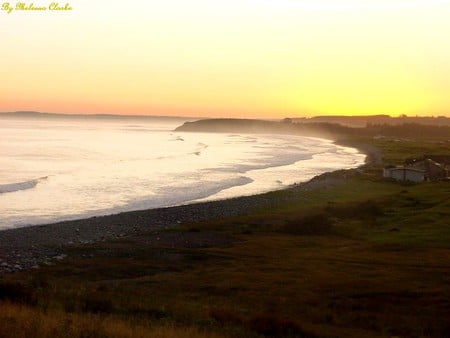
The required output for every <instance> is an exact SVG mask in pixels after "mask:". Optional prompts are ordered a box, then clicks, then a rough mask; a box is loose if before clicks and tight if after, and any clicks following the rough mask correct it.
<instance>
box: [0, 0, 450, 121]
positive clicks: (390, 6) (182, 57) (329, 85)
mask: <svg viewBox="0 0 450 338" xmlns="http://www.w3.org/2000/svg"><path fill="white" fill-rule="evenodd" d="M9 3H10V4H11V5H12V6H15V4H16V2H15V1H10V2H9ZM25 3H26V4H29V3H31V1H30V2H26V1H25ZM50 3H51V1H48V2H46V1H38V0H36V1H33V4H34V5H35V6H39V5H42V6H48V5H49V4H50ZM60 3H61V4H65V2H60ZM68 3H69V4H70V6H72V7H73V10H72V11H67V12H57V11H45V12H30V11H26V12H25V11H13V12H11V13H10V14H7V12H6V11H4V10H1V11H0V36H1V40H0V41H1V49H0V52H1V53H0V62H1V63H0V76H1V81H0V112H2V111H3V112H6V111H16V110H36V111H45V112H59V113H112V114H139V115H179V116H216V117H219V116H220V117H275V118H277V117H280V118H281V117H287V116H289V117H296V116H311V115H332V114H340V115H369V114H390V115H393V116H397V115H399V114H407V115H416V114H417V115H446V116H449V117H450V1H438V0H345V1H340V0H227V1H217V0H164V1H161V0H158V1H156V0H155V1H153V0H134V1H133V0H130V1H110V0H68ZM4 4H5V1H3V0H0V8H1V6H2V5H4Z"/></svg>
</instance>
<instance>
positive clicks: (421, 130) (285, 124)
mask: <svg viewBox="0 0 450 338" xmlns="http://www.w3.org/2000/svg"><path fill="white" fill-rule="evenodd" d="M175 131H187V132H210V133H266V134H293V135H302V136H312V137H323V138H328V139H332V140H339V139H347V138H352V137H361V136H368V137H375V136H377V137H382V136H385V137H397V138H411V139H428V138H429V139H443V140H448V139H450V127H449V126H435V125H427V124H418V123H405V124H401V125H388V124H379V125H368V126H366V127H349V126H344V125H342V124H336V123H327V122H308V123H301V122H293V121H292V120H291V119H284V120H282V121H279V122H275V121H263V120H247V119H207V120H199V121H195V122H186V123H185V124H183V125H182V126H180V127H178V128H177V129H175Z"/></svg>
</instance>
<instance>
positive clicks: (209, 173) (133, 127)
mask: <svg viewBox="0 0 450 338" xmlns="http://www.w3.org/2000/svg"><path fill="white" fill-rule="evenodd" d="M184 121H185V120H183V119H165V118H142V119H139V118H135V119H130V118H123V119H120V118H117V117H115V118H105V117H103V118H93V117H89V118H88V117H85V118H81V117H77V118H76V117H66V118H62V117H60V118H51V117H40V118H30V117H17V116H16V117H11V116H9V117H0V229H6V228H11V227H18V226H28V225H35V224H43V223H50V222H55V221H58V220H68V219H76V218H83V217H88V216H94V215H104V214H112V213H118V212H123V211H130V210H138V209H146V208H156V207H163V206H172V205H179V204H186V203H190V202H194V201H200V200H212V199H221V198H229V197H234V196H239V195H249V194H256V193H260V192H265V191H269V190H275V189H282V188H284V187H287V186H288V185H291V184H293V183H296V182H301V181H305V180H308V179H310V178H311V177H313V176H315V175H318V174H320V173H323V172H326V171H332V170H336V169H341V168H350V167H356V166H359V165H361V164H362V163H363V161H364V156H363V155H362V154H359V153H358V152H357V151H356V150H355V149H352V148H344V147H340V146H336V145H334V144H333V143H332V142H330V141H327V140H323V139H317V138H306V137H299V136H292V135H267V134H226V133H224V134H214V133H179V132H173V129H175V128H176V127H177V126H179V125H181V124H182V123H183V122H184Z"/></svg>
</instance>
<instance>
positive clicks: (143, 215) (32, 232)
mask: <svg viewBox="0 0 450 338" xmlns="http://www.w3.org/2000/svg"><path fill="white" fill-rule="evenodd" d="M357 147H358V148H359V149H360V150H361V151H363V152H364V153H366V154H367V159H366V162H379V161H380V154H379V151H378V150H376V149H374V148H371V147H364V146H363V145H358V146H357ZM345 176H346V174H345V171H343V173H342V174H341V175H340V174H336V173H325V174H322V175H319V176H316V177H314V178H313V179H311V180H310V181H308V182H305V183H301V184H297V185H294V186H292V187H290V188H288V189H286V190H285V192H286V193H285V194H282V196H283V199H282V200H281V199H280V197H275V196H280V195H277V194H272V193H270V192H269V193H265V194H259V195H253V196H243V197H237V198H233V199H227V200H220V201H213V202H204V203H195V204H189V205H182V206H175V207H168V208H159V209H150V210H142V211H131V212H125V213H121V214H116V215H109V216H100V217H92V218H88V219H81V220H75V221H65V222H58V223H54V224H47V225H39V226H30V227H23V228H17V229H9V230H3V231H0V275H1V274H3V273H11V272H16V271H22V270H27V269H31V268H39V266H40V265H51V264H54V263H55V262H57V261H60V260H63V259H64V258H65V257H66V253H65V248H67V247H68V246H71V245H79V244H88V243H93V242H98V241H105V240H109V239H114V238H120V237H124V236H127V235H130V234H133V233H136V232H139V231H148V230H155V231H157V230H161V229H166V228H172V227H176V226H177V225H179V224H182V223H195V222H201V221H207V220H214V219H221V218H225V217H231V216H238V215H244V214H250V213H252V212H253V211H255V210H258V209H262V208H265V209H267V208H270V207H272V206H275V205H278V204H280V203H289V200H290V199H291V198H293V197H294V196H296V195H297V194H299V193H301V192H302V191H307V190H311V189H318V188H324V187H329V186H332V185H335V184H342V183H344V182H345Z"/></svg>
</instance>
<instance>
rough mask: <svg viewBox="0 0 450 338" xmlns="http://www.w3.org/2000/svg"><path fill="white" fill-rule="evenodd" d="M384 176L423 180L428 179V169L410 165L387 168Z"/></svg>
mask: <svg viewBox="0 0 450 338" xmlns="http://www.w3.org/2000/svg"><path fill="white" fill-rule="evenodd" d="M383 176H384V177H388V178H393V179H394V180H397V181H403V182H423V181H425V179H426V171H425V170H420V169H414V168H408V167H395V168H386V169H384V173H383Z"/></svg>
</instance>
